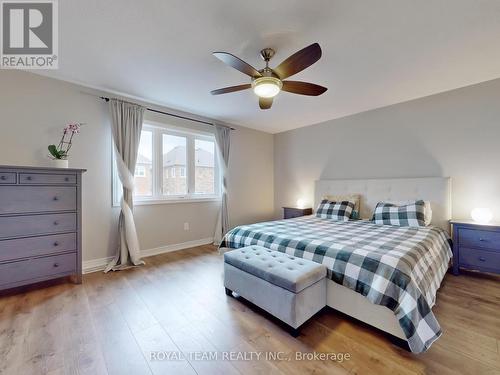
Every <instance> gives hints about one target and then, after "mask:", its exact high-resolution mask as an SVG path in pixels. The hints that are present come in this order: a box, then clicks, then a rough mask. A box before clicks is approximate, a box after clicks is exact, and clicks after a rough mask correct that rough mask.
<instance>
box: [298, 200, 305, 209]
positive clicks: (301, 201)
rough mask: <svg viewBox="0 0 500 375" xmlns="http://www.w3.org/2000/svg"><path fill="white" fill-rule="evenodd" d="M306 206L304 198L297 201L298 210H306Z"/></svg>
mask: <svg viewBox="0 0 500 375" xmlns="http://www.w3.org/2000/svg"><path fill="white" fill-rule="evenodd" d="M305 206H306V201H305V200H304V199H302V198H299V199H297V207H298V208H305Z"/></svg>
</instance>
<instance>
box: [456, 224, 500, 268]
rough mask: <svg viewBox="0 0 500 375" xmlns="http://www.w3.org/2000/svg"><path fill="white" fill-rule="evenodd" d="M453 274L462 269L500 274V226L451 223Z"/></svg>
mask: <svg viewBox="0 0 500 375" xmlns="http://www.w3.org/2000/svg"><path fill="white" fill-rule="evenodd" d="M451 224H452V225H453V274H454V275H458V274H459V273H460V271H459V269H460V268H466V269H471V270H478V271H483V272H492V273H500V224H491V225H490V224H484V225H481V224H477V223H474V222H472V221H458V220H457V221H451Z"/></svg>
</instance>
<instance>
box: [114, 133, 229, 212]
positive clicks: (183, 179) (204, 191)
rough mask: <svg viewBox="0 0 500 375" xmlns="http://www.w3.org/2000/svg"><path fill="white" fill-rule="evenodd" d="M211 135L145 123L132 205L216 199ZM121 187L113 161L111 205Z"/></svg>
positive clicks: (217, 189)
mask: <svg viewBox="0 0 500 375" xmlns="http://www.w3.org/2000/svg"><path fill="white" fill-rule="evenodd" d="M215 150H216V148H215V138H214V136H213V135H211V134H208V133H207V134H204V133H194V132H187V131H181V130H177V129H166V128H163V127H157V126H154V125H150V124H144V126H143V130H142V132H141V139H140V142H139V150H138V154H137V164H136V168H135V174H134V181H135V190H134V202H136V203H137V202H139V203H141V202H145V203H147V202H150V203H161V202H168V201H172V200H174V201H177V200H193V199H207V198H208V199H217V198H219V195H220V182H219V178H220V174H219V168H218V164H217V155H216V152H215ZM122 190H123V189H122V186H121V183H120V180H119V177H118V172H117V170H116V161H114V162H113V204H114V205H119V202H120V199H121V195H122Z"/></svg>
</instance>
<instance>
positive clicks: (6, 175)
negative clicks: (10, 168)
mask: <svg viewBox="0 0 500 375" xmlns="http://www.w3.org/2000/svg"><path fill="white" fill-rule="evenodd" d="M15 183H16V173H15V172H0V184H15Z"/></svg>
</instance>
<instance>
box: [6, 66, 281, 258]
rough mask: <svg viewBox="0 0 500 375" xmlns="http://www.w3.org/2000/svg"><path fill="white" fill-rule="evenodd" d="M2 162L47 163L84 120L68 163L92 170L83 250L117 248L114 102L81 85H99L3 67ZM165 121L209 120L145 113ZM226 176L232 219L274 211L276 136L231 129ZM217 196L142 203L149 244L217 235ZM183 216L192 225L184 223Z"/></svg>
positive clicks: (100, 252) (143, 233)
mask: <svg viewBox="0 0 500 375" xmlns="http://www.w3.org/2000/svg"><path fill="white" fill-rule="evenodd" d="M0 87H1V90H0V164H6V165H35V166H39V165H47V164H48V159H47V151H46V148H47V145H48V144H50V143H57V142H58V141H59V138H60V136H61V129H62V127H63V126H64V125H65V124H66V123H68V122H70V121H81V122H85V123H86V125H85V126H84V127H83V128H82V132H81V134H79V135H78V136H77V137H76V139H75V142H74V146H73V148H72V150H71V154H70V166H71V167H79V168H80V167H81V168H86V169H87V170H88V172H87V173H85V175H84V178H83V207H84V208H83V258H84V260H87V261H88V260H93V259H99V258H104V257H108V256H110V255H113V253H114V249H115V247H116V241H117V231H116V226H117V217H118V213H119V210H118V208H113V207H112V200H111V155H112V153H111V130H110V127H109V115H108V106H107V104H106V103H104V102H103V101H101V100H99V99H98V98H95V97H93V96H90V95H86V94H84V93H83V92H93V93H96V94H97V93H99V92H97V91H94V90H89V89H86V88H83V87H80V86H77V85H74V84H71V83H66V82H62V81H58V80H54V79H50V78H46V77H41V76H38V75H34V74H31V73H27V72H20V71H5V70H4V71H0ZM146 118H147V119H148V120H153V121H155V122H162V123H164V124H166V125H174V126H183V127H190V128H198V129H200V130H204V131H211V129H212V128H211V127H209V126H204V125H200V126H197V125H195V124H194V123H192V122H188V121H184V120H177V119H174V118H171V117H166V116H161V115H154V114H151V113H147V115H146ZM228 184H229V186H230V194H229V207H230V213H229V214H230V220H231V225H233V226H234V225H239V224H243V223H250V222H255V221H261V220H266V219H269V218H271V217H272V216H273V207H274V206H273V198H274V197H273V136H272V135H270V134H267V133H263V132H259V131H254V130H251V129H247V128H241V127H240V128H238V129H237V130H236V131H234V132H233V133H232V145H231V155H230V166H229V178H228ZM217 213H218V203H217V202H207V203H179V204H161V205H149V206H137V207H136V224H137V228H138V234H139V241H140V244H141V247H142V248H143V249H152V248H156V247H162V246H167V245H173V244H179V243H183V242H187V241H194V240H199V239H205V238H208V237H212V236H213V232H214V228H215V222H216V218H217ZM184 222H189V224H190V230H189V231H184V229H183V224H184Z"/></svg>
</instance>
